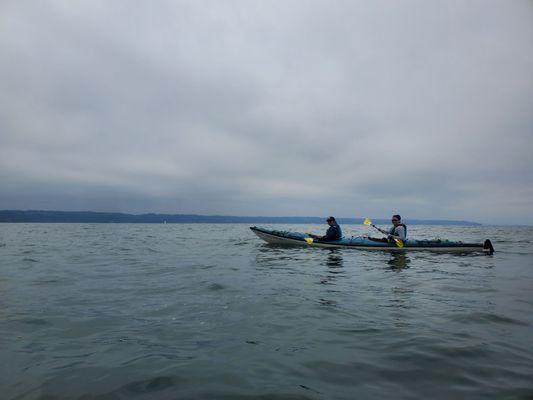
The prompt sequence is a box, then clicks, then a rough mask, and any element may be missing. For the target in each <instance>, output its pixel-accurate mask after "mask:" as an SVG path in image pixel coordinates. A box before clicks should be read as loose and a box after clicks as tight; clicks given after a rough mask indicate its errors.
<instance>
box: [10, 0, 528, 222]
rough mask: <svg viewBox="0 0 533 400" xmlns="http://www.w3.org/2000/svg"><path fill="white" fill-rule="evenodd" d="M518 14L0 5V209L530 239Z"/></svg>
mask: <svg viewBox="0 0 533 400" xmlns="http://www.w3.org/2000/svg"><path fill="white" fill-rule="evenodd" d="M532 150H533V2H531V1H520V0H516V1H503V0H502V1H485V0H483V1H425V0H421V1H395V0H394V1H393V0H390V1H337V0H336V1H311V0H309V1H304V0H301V1H287V0H283V1H281V0H280V1H266V0H265V1H248V0H242V1H219V0H216V1H196V0H195V1H149V2H140V1H108V0H105V1H95V0H90V1H66V0H65V1H42V0H39V1H31V0H29V1H18V0H14V1H10V0H3V1H2V2H1V3H0V209H29V208H31V209H49V210H94V211H122V212H133V213H141V212H169V213H197V214H227V215H295V216H305V215H317V216H321V215H336V216H344V217H359V216H370V217H388V216H389V215H391V214H392V213H396V212H399V213H401V214H402V215H403V216H404V218H407V219H408V218H448V219H469V220H475V221H479V222H484V223H527V224H532V223H533V175H532V171H533V168H532V167H533V157H532V156H531V154H530V153H531V151H532Z"/></svg>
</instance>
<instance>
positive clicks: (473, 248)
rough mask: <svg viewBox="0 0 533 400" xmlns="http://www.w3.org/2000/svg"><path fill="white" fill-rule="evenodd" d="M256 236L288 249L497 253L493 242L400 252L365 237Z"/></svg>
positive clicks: (422, 243) (415, 245)
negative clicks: (318, 248)
mask: <svg viewBox="0 0 533 400" xmlns="http://www.w3.org/2000/svg"><path fill="white" fill-rule="evenodd" d="M250 229H251V230H252V232H253V233H255V234H256V235H257V236H259V237H260V238H261V239H263V240H264V241H266V242H268V243H271V244H278V245H288V246H312V247H327V248H337V249H338V248H350V249H359V250H389V251H403V250H409V251H411V250H418V251H428V250H429V251H446V252H447V251H454V252H485V253H488V254H492V253H494V248H493V247H492V243H491V241H490V240H489V239H487V240H485V242H484V243H463V242H457V241H450V240H440V239H438V240H415V239H407V240H405V242H404V246H403V247H402V248H399V247H397V246H396V244H395V243H387V242H383V241H380V240H377V239H372V238H369V237H363V236H352V237H343V238H341V239H339V240H335V241H332V242H322V241H319V240H316V239H315V240H313V241H309V240H308V241H306V240H305V239H306V238H307V239H309V238H310V237H311V236H309V235H308V234H307V233H300V232H292V231H278V230H274V229H266V228H258V227H257V226H252V227H250Z"/></svg>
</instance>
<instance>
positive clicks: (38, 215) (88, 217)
mask: <svg viewBox="0 0 533 400" xmlns="http://www.w3.org/2000/svg"><path fill="white" fill-rule="evenodd" d="M337 220H338V221H339V223H340V224H362V223H363V218H340V217H339V218H337ZM373 221H374V222H375V223H378V224H389V223H390V220H389V219H379V218H377V219H373ZM0 222H8V223H9V222H11V223H20V222H35V223H39V222H42V223H47V222H48V223H50V222H56V223H145V224H163V223H169V224H183V223H211V224H238V223H242V224H322V223H324V222H325V217H257V216H255V217H254V216H252V217H246V216H229V215H195V214H154V213H148V214H126V213H113V212H93V211H45V210H0ZM406 222H407V223H409V224H412V225H461V226H481V225H482V224H480V223H477V222H472V221H455V220H440V219H434V220H433V219H428V220H422V219H408V220H406Z"/></svg>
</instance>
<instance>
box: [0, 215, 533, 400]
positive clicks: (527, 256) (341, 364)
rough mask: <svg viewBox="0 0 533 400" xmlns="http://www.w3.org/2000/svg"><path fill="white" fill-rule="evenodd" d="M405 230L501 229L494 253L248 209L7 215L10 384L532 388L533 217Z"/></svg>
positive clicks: (1, 245)
mask: <svg viewBox="0 0 533 400" xmlns="http://www.w3.org/2000/svg"><path fill="white" fill-rule="evenodd" d="M276 227H277V228H280V229H293V230H299V231H303V230H307V229H308V228H310V227H308V226H298V225H295V226H276ZM311 228H314V230H315V231H317V232H320V231H323V230H325V227H322V226H315V227H311ZM344 230H345V233H348V232H350V233H369V231H368V228H366V227H363V226H361V227H359V226H345V227H344ZM409 232H410V235H411V236H414V237H416V236H417V237H422V236H427V237H430V238H433V237H442V238H449V239H458V240H465V241H481V240H482V239H485V237H490V238H491V239H493V243H494V246H495V248H496V253H495V254H494V256H484V255H454V254H438V253H429V252H428V253H425V252H424V253H406V254H392V253H388V252H364V251H357V250H349V249H343V250H328V249H316V248H282V247H274V246H270V245H267V244H265V243H264V242H262V241H261V240H260V239H259V238H257V237H256V236H255V235H253V233H252V232H251V231H250V230H249V229H248V227H247V226H245V225H207V224H206V225H203V224H202V225H180V224H176V225H174V224H172V225H171V224H165V225H163V224H162V225H143V224H0V360H1V361H0V368H1V370H0V372H1V373H0V386H1V387H0V389H1V392H0V393H2V395H1V397H2V398H3V399H131V398H135V399H354V398H358V399H365V398H372V399H377V398H395V399H414V398H426V397H431V398H433V399H451V398H453V399H490V398H494V399H515V398H516V399H521V398H523V399H526V398H529V399H531V398H532V396H533V380H532V377H533V329H532V326H533V313H532V310H533V307H532V306H533V290H532V289H533V268H532V260H533V250H532V249H531V243H532V238H533V228H525V227H522V228H521V227H443V226H441V227H437V226H434V227H426V226H411V227H410V230H409Z"/></svg>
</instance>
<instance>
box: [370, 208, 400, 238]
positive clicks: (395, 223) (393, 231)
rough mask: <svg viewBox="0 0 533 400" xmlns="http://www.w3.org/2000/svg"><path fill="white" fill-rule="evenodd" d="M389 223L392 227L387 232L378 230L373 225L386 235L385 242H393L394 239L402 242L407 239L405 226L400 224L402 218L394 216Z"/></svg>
mask: <svg viewBox="0 0 533 400" xmlns="http://www.w3.org/2000/svg"><path fill="white" fill-rule="evenodd" d="M391 222H392V227H391V228H390V229H389V230H388V231H386V230H384V229H381V228H378V227H377V226H375V225H374V227H375V228H376V229H377V230H378V231H380V232H381V233H384V234H385V235H387V240H388V241H389V242H391V241H393V240H394V239H400V240H402V241H404V240H405V239H406V238H407V226H405V224H403V223H402V217H400V216H399V215H398V214H394V215H393V216H392V218H391Z"/></svg>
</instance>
